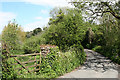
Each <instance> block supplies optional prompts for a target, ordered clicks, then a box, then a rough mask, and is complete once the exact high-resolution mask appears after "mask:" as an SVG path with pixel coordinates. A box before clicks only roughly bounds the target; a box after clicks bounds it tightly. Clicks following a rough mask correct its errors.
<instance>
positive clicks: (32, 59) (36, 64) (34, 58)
mask: <svg viewBox="0 0 120 80" xmlns="http://www.w3.org/2000/svg"><path fill="white" fill-rule="evenodd" d="M10 57H11V58H13V59H14V60H15V63H13V64H12V65H13V66H18V65H19V67H15V70H18V72H19V71H20V70H22V69H25V70H27V72H29V73H32V72H36V71H39V70H40V64H41V53H33V54H25V55H11V56H10ZM25 59H27V61H26V60H25ZM30 63H32V65H28V64H30ZM31 67H33V68H32V69H31V70H29V68H31Z"/></svg>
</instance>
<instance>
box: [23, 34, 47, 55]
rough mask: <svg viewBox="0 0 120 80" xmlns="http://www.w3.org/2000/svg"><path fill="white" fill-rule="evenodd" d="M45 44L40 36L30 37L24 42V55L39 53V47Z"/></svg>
mask: <svg viewBox="0 0 120 80" xmlns="http://www.w3.org/2000/svg"><path fill="white" fill-rule="evenodd" d="M44 43H45V39H44V38H43V37H41V36H32V37H31V38H28V39H26V40H25V42H24V44H23V50H24V52H25V53H33V52H40V45H41V44H44Z"/></svg>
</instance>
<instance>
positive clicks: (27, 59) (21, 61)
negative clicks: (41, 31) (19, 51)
mask: <svg viewBox="0 0 120 80" xmlns="http://www.w3.org/2000/svg"><path fill="white" fill-rule="evenodd" d="M55 47H56V46H54V45H41V46H40V49H41V52H40V53H32V54H24V55H11V56H10V58H12V59H13V64H12V65H13V67H14V69H15V70H18V71H17V72H18V74H21V73H20V71H23V69H24V70H27V71H25V72H27V73H33V72H37V71H39V70H40V65H41V59H42V57H45V56H46V55H47V54H48V53H49V52H50V49H51V48H55ZM8 52H9V51H8ZM9 53H10V52H9Z"/></svg>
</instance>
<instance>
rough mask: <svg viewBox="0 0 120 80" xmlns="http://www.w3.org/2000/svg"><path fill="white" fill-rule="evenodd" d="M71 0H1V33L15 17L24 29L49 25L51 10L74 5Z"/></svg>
mask: <svg viewBox="0 0 120 80" xmlns="http://www.w3.org/2000/svg"><path fill="white" fill-rule="evenodd" d="M69 1H70V0H0V34H1V32H2V30H3V28H4V26H5V25H7V24H8V22H9V21H13V20H14V19H15V21H16V23H17V24H19V25H21V27H22V28H23V30H24V31H31V30H33V29H35V28H38V27H40V28H43V27H44V26H46V25H47V23H48V21H49V18H50V15H49V12H50V11H51V10H52V9H53V8H55V7H73V6H72V5H71V4H68V2H69Z"/></svg>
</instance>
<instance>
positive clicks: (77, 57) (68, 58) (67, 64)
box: [18, 45, 85, 78]
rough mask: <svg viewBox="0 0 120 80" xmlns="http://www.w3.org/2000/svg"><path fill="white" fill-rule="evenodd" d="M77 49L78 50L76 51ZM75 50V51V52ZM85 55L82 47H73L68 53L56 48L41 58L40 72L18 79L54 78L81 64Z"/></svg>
mask: <svg viewBox="0 0 120 80" xmlns="http://www.w3.org/2000/svg"><path fill="white" fill-rule="evenodd" d="M78 49H79V50H78ZM76 50H77V51H76ZM84 60H85V53H84V52H83V47H82V46H78V45H74V46H72V47H71V49H70V50H69V51H68V52H65V53H63V52H60V51H59V49H58V48H54V49H51V53H49V54H48V55H47V56H46V57H42V60H41V61H42V62H41V65H40V71H39V72H38V73H37V75H35V76H33V74H26V75H23V76H19V75H18V77H19V78H21V77H22V78H56V77H59V76H61V75H63V74H65V73H67V72H70V71H72V70H73V69H75V68H76V67H78V66H80V65H81V64H83V62H84Z"/></svg>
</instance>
